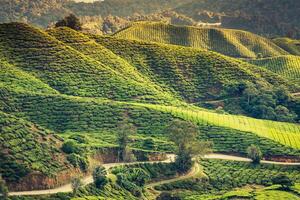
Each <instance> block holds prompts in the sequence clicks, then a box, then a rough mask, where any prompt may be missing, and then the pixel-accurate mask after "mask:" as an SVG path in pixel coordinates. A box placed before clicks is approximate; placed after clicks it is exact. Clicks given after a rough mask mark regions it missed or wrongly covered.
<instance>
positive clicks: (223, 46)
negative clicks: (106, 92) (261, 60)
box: [115, 22, 288, 58]
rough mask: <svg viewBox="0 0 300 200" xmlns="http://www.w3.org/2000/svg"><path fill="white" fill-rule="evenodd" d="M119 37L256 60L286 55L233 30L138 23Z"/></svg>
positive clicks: (122, 32)
mask: <svg viewBox="0 0 300 200" xmlns="http://www.w3.org/2000/svg"><path fill="white" fill-rule="evenodd" d="M115 36H116V37H118V38H123V39H136V40H142V41H148V42H159V43H166V44H176V45H182V46H189V47H196V48H201V49H208V50H212V51H216V52H219V53H221V54H224V55H228V56H231V57H241V58H245V57H246V58H256V57H257V56H258V55H261V56H263V57H271V56H279V55H287V54H288V53H287V52H286V51H284V50H283V49H281V48H280V47H278V46H277V45H275V44H274V43H273V42H272V41H270V40H268V39H266V38H263V37H260V36H258V35H255V34H252V33H249V32H246V31H240V30H233V29H220V28H198V27H183V26H174V25H169V24H164V23H156V22H140V23H135V24H133V25H132V26H131V27H129V28H126V29H124V30H123V31H120V32H118V33H116V34H115Z"/></svg>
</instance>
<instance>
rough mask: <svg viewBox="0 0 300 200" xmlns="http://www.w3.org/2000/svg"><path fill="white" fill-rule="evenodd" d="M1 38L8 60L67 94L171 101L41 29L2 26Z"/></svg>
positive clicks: (9, 25) (26, 26) (22, 25)
mask: <svg viewBox="0 0 300 200" xmlns="http://www.w3.org/2000/svg"><path fill="white" fill-rule="evenodd" d="M0 36H1V39H0V50H1V51H2V54H3V56H5V57H6V60H8V61H9V62H10V63H11V64H14V65H15V66H16V67H18V68H19V69H21V70H23V71H25V72H27V73H28V74H30V75H32V76H35V77H36V78H39V79H40V80H41V81H43V82H44V83H46V84H48V85H49V86H50V87H52V88H53V89H55V90H57V91H59V92H61V93H63V94H68V95H77V96H95V97H105V98H111V99H118V100H122V99H123V100H124V99H127V100H128V99H140V100H141V101H142V100H143V99H153V100H156V101H160V100H163V101H165V100H167V101H169V100H168V98H169V99H170V97H169V96H168V95H162V94H161V92H160V91H158V90H155V89H153V88H149V87H148V86H147V85H146V84H143V83H141V82H139V81H136V80H132V79H131V78H130V77H127V76H126V75H125V74H122V73H119V72H118V71H116V70H115V69H113V68H111V67H109V66H107V65H106V64H103V63H102V62H99V61H97V60H95V59H93V58H91V57H89V56H86V55H84V54H82V53H81V52H79V51H76V50H75V49H73V48H71V47H70V46H67V45H65V44H64V43H62V42H60V41H58V40H57V39H55V38H54V37H51V36H50V35H48V34H47V33H45V32H43V31H41V30H39V29H36V28H33V27H30V26H28V25H25V24H19V23H14V24H2V25H0ZM104 62H105V60H104Z"/></svg>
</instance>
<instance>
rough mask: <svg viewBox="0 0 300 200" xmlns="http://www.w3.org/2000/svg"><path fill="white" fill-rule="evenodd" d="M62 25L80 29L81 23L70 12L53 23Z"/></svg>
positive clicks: (57, 25)
mask: <svg viewBox="0 0 300 200" xmlns="http://www.w3.org/2000/svg"><path fill="white" fill-rule="evenodd" d="M62 26H66V27H69V28H71V29H74V30H76V31H80V30H82V24H81V23H80V21H79V19H78V18H77V17H76V16H75V15H74V14H70V15H69V16H66V17H65V18H64V19H62V20H59V21H58V22H56V24H55V27H62Z"/></svg>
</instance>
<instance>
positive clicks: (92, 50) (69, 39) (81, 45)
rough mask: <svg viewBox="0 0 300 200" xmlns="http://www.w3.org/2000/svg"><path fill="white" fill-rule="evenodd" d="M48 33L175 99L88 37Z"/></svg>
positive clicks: (66, 30)
mask: <svg viewBox="0 0 300 200" xmlns="http://www.w3.org/2000/svg"><path fill="white" fill-rule="evenodd" d="M48 33H49V34H50V35H52V36H54V37H55V38H57V39H58V40H60V41H62V42H64V43H65V44H67V45H69V46H71V47H72V48H74V49H76V50H77V51H79V52H81V53H83V54H84V55H86V56H88V57H91V58H92V59H94V60H96V61H98V62H101V63H104V64H105V65H107V66H109V67H110V68H111V69H113V70H115V71H117V72H118V73H120V74H122V75H123V76H125V77H127V78H130V79H132V80H134V81H137V82H139V83H142V84H143V85H147V87H148V88H149V89H151V90H153V91H157V93H160V95H162V96H168V97H169V98H174V97H172V96H173V94H171V93H169V91H168V88H165V87H164V88H162V87H160V86H158V85H157V84H155V83H154V82H151V81H150V80H149V79H148V78H147V77H146V76H144V75H143V74H141V73H140V72H139V71H138V70H136V68H135V67H134V66H132V65H130V64H129V63H128V62H127V61H126V60H125V59H122V58H121V57H119V56H117V55H116V54H114V53H113V52H112V51H111V50H109V49H107V48H105V47H104V46H102V45H100V44H98V43H96V42H95V41H94V40H92V39H90V38H89V37H87V36H86V35H84V34H82V33H80V32H77V31H74V30H72V29H69V28H57V29H51V30H49V31H48Z"/></svg>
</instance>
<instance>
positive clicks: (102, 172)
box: [93, 166, 108, 189]
mask: <svg viewBox="0 0 300 200" xmlns="http://www.w3.org/2000/svg"><path fill="white" fill-rule="evenodd" d="M106 175H107V173H106V169H105V168H104V167H102V166H99V167H96V168H95V169H94V171H93V179H94V183H95V185H96V187H97V188H99V189H102V188H103V187H104V186H105V185H106V184H107V182H108V180H107V177H106Z"/></svg>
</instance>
